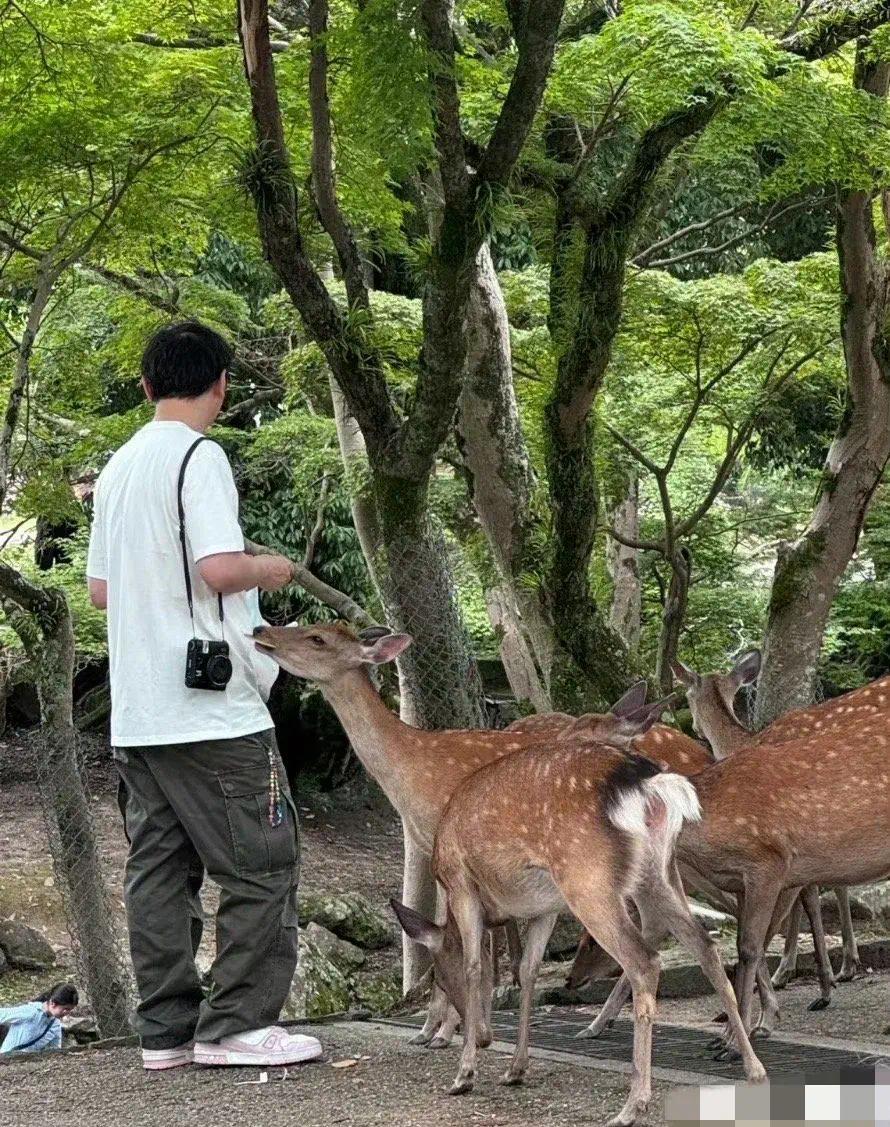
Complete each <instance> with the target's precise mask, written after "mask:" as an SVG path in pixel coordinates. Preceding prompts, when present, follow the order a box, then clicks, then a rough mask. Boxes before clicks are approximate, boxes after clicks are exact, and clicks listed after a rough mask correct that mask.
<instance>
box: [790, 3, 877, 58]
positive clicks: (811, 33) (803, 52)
mask: <svg viewBox="0 0 890 1127" xmlns="http://www.w3.org/2000/svg"><path fill="white" fill-rule="evenodd" d="M888 22H890V0H871V2H870V3H869V2H864V0H853V3H851V4H848V5H847V6H846V10H838V11H833V12H830V13H827V14H826V15H824V16H821V17H820V18H819V19H815V20H813V21H812V22H811V23H810V24H809V25H808V26H807V27H805V28H804V29H803V30H802V31H798V32H796V33H795V34H793V35H790V36H788V37H787V38H786V39H783V40H782V42H781V47H782V48H783V49H784V50H785V51H788V52H790V53H791V54H792V55H798V56H799V57H800V58H802V59H807V60H808V61H809V62H814V61H815V60H816V59H824V58H825V56H826V55H831V54H833V53H834V52H835V51H837V50H839V49H840V48H841V47H843V46H844V45H845V44H847V43H849V42H851V41H852V40H854V39H859V38H861V37H862V36H865V35H868V34H869V33H870V32H872V31H876V30H877V29H878V28H879V27H883V25H884V24H886V23H888Z"/></svg>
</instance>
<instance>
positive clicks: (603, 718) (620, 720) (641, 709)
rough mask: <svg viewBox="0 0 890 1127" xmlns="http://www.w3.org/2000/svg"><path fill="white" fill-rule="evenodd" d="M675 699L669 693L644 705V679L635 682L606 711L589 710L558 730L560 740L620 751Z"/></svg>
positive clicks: (657, 719) (645, 730)
mask: <svg viewBox="0 0 890 1127" xmlns="http://www.w3.org/2000/svg"><path fill="white" fill-rule="evenodd" d="M675 700H676V694H674V693H672V694H671V695H670V696H669V697H665V698H664V699H663V700H659V701H655V702H653V703H652V704H646V703H645V702H646V682H645V681H637V683H636V684H635V685H633V686H632V687H631V688H630V689H628V691H627V692H626V693H625V694H624V696H623V697H621V699H620V700H618V701H616V702H615V704H613V705H612V707H611V709H610V710H609V711H608V712H607V713H605V714H603V715H600V714H599V713H595V712H591V713H587V714H585V715H584V716H579V717H578V719H577V720H576V721H575V722H574V724H570V725H569V726H568V727H567V728H566V729H565V730H564V731H562V732H561V733H560V736H559V739H560V740H575V739H588V740H595V741H596V742H597V743H600V744H607V745H608V746H609V747H614V748H617V749H618V750H619V751H625V750H628V749H629V748H630V745H631V743H632V742H633V740H634V739H635V738H636V737H637V736H642V735H643V734H644V733H645V732H648V731H649V729H650V728H651V727H652V726H653V724H656V723H658V721H659V720H660V719H661V716H662V713H663V712H664V711H665V710H666V709H667V708H670V707H671V705H673V704H674V702H675ZM661 767H662V770H665V771H666V770H667V769H668V767H667V764H661Z"/></svg>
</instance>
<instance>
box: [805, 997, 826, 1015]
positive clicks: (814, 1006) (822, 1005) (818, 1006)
mask: <svg viewBox="0 0 890 1127" xmlns="http://www.w3.org/2000/svg"><path fill="white" fill-rule="evenodd" d="M830 1005H831V999H830V998H816V1000H815V1001H813V1002H810V1004H809V1005H808V1006H807V1009H808V1010H810V1011H812V1012H815V1011H816V1010H827V1009H828V1007H829V1006H830Z"/></svg>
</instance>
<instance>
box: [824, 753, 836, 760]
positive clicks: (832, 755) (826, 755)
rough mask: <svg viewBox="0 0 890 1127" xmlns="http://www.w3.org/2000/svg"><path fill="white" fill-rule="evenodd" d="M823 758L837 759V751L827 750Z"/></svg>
mask: <svg viewBox="0 0 890 1127" xmlns="http://www.w3.org/2000/svg"><path fill="white" fill-rule="evenodd" d="M825 758H826V759H837V752H836V751H828V752H826V753H825Z"/></svg>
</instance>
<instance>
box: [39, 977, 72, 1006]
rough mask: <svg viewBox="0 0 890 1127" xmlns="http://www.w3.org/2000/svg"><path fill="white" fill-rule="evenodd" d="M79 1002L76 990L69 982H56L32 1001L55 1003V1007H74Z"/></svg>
mask: <svg viewBox="0 0 890 1127" xmlns="http://www.w3.org/2000/svg"><path fill="white" fill-rule="evenodd" d="M79 1000H80V999H79V998H78V995H77V989H76V987H74V986H72V985H71V983H70V982H57V983H56V984H55V986H51V987H50V988H49V990H44V991H43V993H42V994H38V995H37V997H36V998H35V999H34V1001H35V1002H55V1004H56V1005H57V1006H76V1005H77V1003H78V1002H79Z"/></svg>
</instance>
